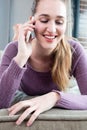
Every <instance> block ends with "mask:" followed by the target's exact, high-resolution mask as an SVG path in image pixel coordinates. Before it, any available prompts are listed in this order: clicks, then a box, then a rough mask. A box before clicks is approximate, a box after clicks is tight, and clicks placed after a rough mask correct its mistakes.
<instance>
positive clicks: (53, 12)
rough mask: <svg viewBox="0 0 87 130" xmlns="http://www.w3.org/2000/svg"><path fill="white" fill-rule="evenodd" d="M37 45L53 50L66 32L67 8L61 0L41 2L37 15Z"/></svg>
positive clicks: (42, 0)
mask: <svg viewBox="0 0 87 130" xmlns="http://www.w3.org/2000/svg"><path fill="white" fill-rule="evenodd" d="M35 20H36V23H35V34H36V38H37V43H39V45H40V46H41V47H43V48H44V49H51V50H53V49H54V48H55V47H56V45H57V44H58V43H59V42H60V40H61V39H62V37H63V36H64V33H65V30H66V8H65V5H64V3H62V2H61V1H60V0H41V1H40V2H39V4H38V6H37V10H36V13H35Z"/></svg>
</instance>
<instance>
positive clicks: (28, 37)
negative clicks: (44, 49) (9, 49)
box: [26, 31, 35, 42]
mask: <svg viewBox="0 0 87 130" xmlns="http://www.w3.org/2000/svg"><path fill="white" fill-rule="evenodd" d="M30 38H31V39H33V38H35V33H34V31H33V32H30V31H28V33H27V36H26V42H29V41H30Z"/></svg>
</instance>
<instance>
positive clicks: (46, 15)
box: [39, 14, 65, 19]
mask: <svg viewBox="0 0 87 130" xmlns="http://www.w3.org/2000/svg"><path fill="white" fill-rule="evenodd" d="M39 16H40V17H41V16H45V17H50V16H49V15H48V14H41V15H39ZM56 18H61V19H64V18H65V17H64V16H62V15H58V16H56Z"/></svg>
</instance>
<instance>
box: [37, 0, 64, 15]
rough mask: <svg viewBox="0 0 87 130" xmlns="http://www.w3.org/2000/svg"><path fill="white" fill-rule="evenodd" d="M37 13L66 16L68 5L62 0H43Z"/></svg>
mask: <svg viewBox="0 0 87 130" xmlns="http://www.w3.org/2000/svg"><path fill="white" fill-rule="evenodd" d="M36 14H40V15H41V14H49V15H55V16H63V17H66V6H65V4H64V3H63V2H61V1H60V0H41V1H40V2H39V4H38V6H37V9H36Z"/></svg>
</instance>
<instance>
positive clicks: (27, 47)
mask: <svg viewBox="0 0 87 130" xmlns="http://www.w3.org/2000/svg"><path fill="white" fill-rule="evenodd" d="M33 23H35V20H34V18H32V19H31V20H30V21H28V22H26V23H24V24H19V25H18V29H19V30H18V53H17V55H16V57H15V58H14V60H15V61H16V62H17V63H18V65H19V66H20V67H23V66H24V64H25V63H26V62H27V60H28V58H29V57H30V56H31V53H32V44H31V42H32V40H31V37H30V40H29V41H27V40H26V37H27V34H28V32H30V33H31V32H32V31H34V28H35V25H34V24H33Z"/></svg>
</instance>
